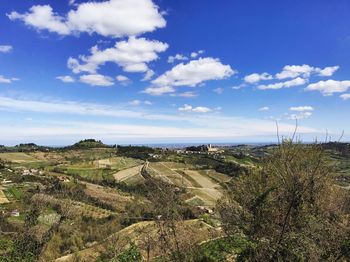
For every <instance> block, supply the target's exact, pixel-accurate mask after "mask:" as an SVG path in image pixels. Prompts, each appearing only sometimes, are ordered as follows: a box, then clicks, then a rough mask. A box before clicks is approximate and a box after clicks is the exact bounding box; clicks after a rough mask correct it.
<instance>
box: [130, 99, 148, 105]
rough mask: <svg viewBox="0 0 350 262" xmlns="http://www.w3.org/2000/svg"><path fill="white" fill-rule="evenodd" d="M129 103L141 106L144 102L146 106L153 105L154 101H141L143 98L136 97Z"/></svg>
mask: <svg viewBox="0 0 350 262" xmlns="http://www.w3.org/2000/svg"><path fill="white" fill-rule="evenodd" d="M129 104H130V105H132V106H140V105H142V104H144V105H146V106H151V105H152V104H153V103H152V102H150V101H148V100H145V101H141V100H137V99H135V100H132V101H130V102H129Z"/></svg>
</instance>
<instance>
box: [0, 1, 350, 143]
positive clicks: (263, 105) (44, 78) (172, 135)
mask: <svg viewBox="0 0 350 262" xmlns="http://www.w3.org/2000/svg"><path fill="white" fill-rule="evenodd" d="M349 12H350V2H349V1H348V0H337V1H331V0H308V1H305V0H285V1H275V0H264V1H261V0H220V1H212V0H103V1H98V0H94V1H93V0H89V1H88V0H75V1H74V0H60V1H53V0H28V1H23V0H1V3H0V144H4V145H14V144H18V143H25V142H34V143H38V144H42V145H66V144H71V143H73V142H75V141H77V140H80V139H85V138H95V139H100V140H103V141H104V142H106V143H110V144H152V143H167V144H168V143H169V144H170V143H219V142H222V143H244V142H246V143H248V142H250V143H254V142H277V131H278V133H279V135H280V136H283V137H290V136H292V134H293V132H294V130H295V127H296V125H297V130H298V131H297V133H298V136H299V137H300V139H302V140H303V141H313V140H315V139H317V140H321V141H322V140H326V139H330V140H338V139H340V138H341V139H342V140H343V141H349V140H350V121H349V118H350V117H349V115H350V19H349V15H348V14H349ZM277 127H278V128H277ZM343 132H344V135H343V136H342V133H343Z"/></svg>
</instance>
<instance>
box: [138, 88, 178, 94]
mask: <svg viewBox="0 0 350 262" xmlns="http://www.w3.org/2000/svg"><path fill="white" fill-rule="evenodd" d="M142 92H143V93H145V94H149V95H152V96H160V95H164V94H169V93H174V92H175V88H173V87H171V86H161V87H148V88H146V89H145V90H143V91H142Z"/></svg>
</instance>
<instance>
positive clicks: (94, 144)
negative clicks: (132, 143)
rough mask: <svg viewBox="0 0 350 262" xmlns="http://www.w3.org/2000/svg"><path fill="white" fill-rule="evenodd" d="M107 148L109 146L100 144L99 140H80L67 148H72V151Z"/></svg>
mask: <svg viewBox="0 0 350 262" xmlns="http://www.w3.org/2000/svg"><path fill="white" fill-rule="evenodd" d="M107 147H111V146H109V145H106V144H104V143H102V141H101V140H95V139H85V140H81V141H79V142H77V143H75V144H74V145H72V146H69V148H73V149H87V148H107Z"/></svg>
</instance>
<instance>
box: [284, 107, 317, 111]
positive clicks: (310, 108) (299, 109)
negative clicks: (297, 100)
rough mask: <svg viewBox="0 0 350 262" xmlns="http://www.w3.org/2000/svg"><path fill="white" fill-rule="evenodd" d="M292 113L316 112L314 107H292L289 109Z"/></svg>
mask: <svg viewBox="0 0 350 262" xmlns="http://www.w3.org/2000/svg"><path fill="white" fill-rule="evenodd" d="M289 110H290V111H297V112H304V111H314V108H313V107H312V106H292V107H290V108H289Z"/></svg>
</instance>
